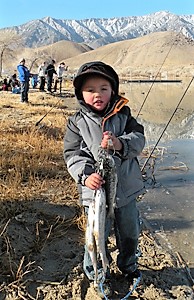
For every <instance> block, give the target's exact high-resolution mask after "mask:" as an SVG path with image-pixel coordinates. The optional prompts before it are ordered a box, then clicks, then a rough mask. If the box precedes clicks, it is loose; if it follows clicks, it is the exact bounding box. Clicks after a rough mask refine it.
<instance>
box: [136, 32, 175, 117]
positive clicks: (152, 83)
mask: <svg viewBox="0 0 194 300" xmlns="http://www.w3.org/2000/svg"><path fill="white" fill-rule="evenodd" d="M179 34H180V31H179V32H178V33H177V35H176V37H178V35H179ZM176 37H175V38H174V42H173V43H172V45H171V47H170V49H169V51H168V52H167V54H166V56H165V58H164V60H163V63H162V64H161V66H160V68H159V70H158V72H157V73H156V75H155V77H154V79H153V82H152V84H151V85H150V88H149V90H148V92H147V95H146V96H145V99H144V101H143V103H142V105H141V107H140V109H139V112H138V114H137V116H136V118H138V117H139V115H140V113H141V110H142V108H143V106H144V104H145V102H146V100H147V98H148V96H149V94H150V92H151V89H152V87H153V85H154V83H155V81H156V78H157V77H158V75H159V73H160V71H161V69H162V67H163V65H164V63H165V61H166V59H167V57H168V55H169V54H170V52H171V50H172V47H173V46H174V44H175V41H176Z"/></svg>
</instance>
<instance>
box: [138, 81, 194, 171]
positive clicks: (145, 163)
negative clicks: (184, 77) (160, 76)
mask: <svg viewBox="0 0 194 300" xmlns="http://www.w3.org/2000/svg"><path fill="white" fill-rule="evenodd" d="M193 79H194V77H192V79H191V80H190V82H189V84H188V86H187V88H186V90H185V91H184V93H183V95H182V97H181V99H180V101H179V102H178V104H177V106H176V108H175V110H174V112H173V114H172V116H171V117H170V119H169V121H168V123H167V124H166V126H165V127H164V129H163V131H162V133H161V135H160V137H159V138H158V140H157V142H156V144H155V146H154V147H153V149H152V151H151V153H150V155H149V156H148V158H147V159H146V161H145V162H144V164H143V167H142V168H141V171H143V170H144V168H145V166H146V165H147V163H148V161H149V159H150V157H151V156H152V154H153V153H154V150H155V149H156V147H157V145H158V143H159V142H160V140H161V138H162V136H163V134H164V132H165V131H166V129H167V127H168V125H169V124H170V122H171V120H172V118H173V117H174V115H175V113H176V111H177V109H178V107H179V105H180V104H181V102H182V100H183V98H184V97H185V95H186V93H187V91H188V89H189V87H190V85H191V83H192V82H193Z"/></svg>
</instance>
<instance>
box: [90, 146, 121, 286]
mask: <svg viewBox="0 0 194 300" xmlns="http://www.w3.org/2000/svg"><path fill="white" fill-rule="evenodd" d="M97 172H98V173H99V174H100V175H101V176H102V177H103V178H104V180H105V184H104V187H101V188H100V189H99V190H97V191H96V192H95V196H94V198H93V200H92V201H91V203H90V205H89V210H88V223H87V228H86V246H87V248H88V252H89V254H90V258H91V261H92V264H93V268H94V274H95V279H94V284H95V285H97V284H98V268H97V262H98V259H101V261H102V268H103V277H104V278H103V279H105V275H106V272H107V268H108V267H109V262H108V259H107V256H106V241H105V224H106V218H113V217H114V206H115V198H116V188H117V173H116V167H115V162H114V159H113V158H112V156H111V155H110V154H108V152H107V151H106V150H105V149H103V148H101V147H100V149H99V153H98V161H97Z"/></svg>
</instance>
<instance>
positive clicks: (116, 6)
mask: <svg viewBox="0 0 194 300" xmlns="http://www.w3.org/2000/svg"><path fill="white" fill-rule="evenodd" d="M161 10H167V11H170V12H171V13H174V14H178V15H182V14H194V0H135V1H134V0H118V1H117V0H103V1H102V0H93V1H92V0H32V1H29V0H9V1H1V5H0V28H4V27H10V26H14V25H21V24H24V23H26V22H28V21H31V20H35V19H42V18H44V17H47V16H49V17H53V18H56V19H76V20H80V19H87V18H113V17H127V16H140V15H146V14H150V13H154V12H157V11H161Z"/></svg>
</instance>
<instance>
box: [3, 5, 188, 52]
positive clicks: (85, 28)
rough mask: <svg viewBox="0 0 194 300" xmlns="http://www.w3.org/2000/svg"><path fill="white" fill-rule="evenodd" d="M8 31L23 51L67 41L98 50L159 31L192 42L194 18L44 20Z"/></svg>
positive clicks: (150, 16) (167, 14)
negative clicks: (180, 35) (18, 38)
mask: <svg viewBox="0 0 194 300" xmlns="http://www.w3.org/2000/svg"><path fill="white" fill-rule="evenodd" d="M9 29H14V30H16V32H17V33H19V34H21V35H22V36H23V40H24V45H25V46H26V47H39V46H43V45H49V44H52V43H54V42H57V41H60V40H67V41H72V42H76V43H86V44H88V45H89V46H91V47H93V48H97V47H100V46H103V45H106V44H109V43H113V42H116V41H122V40H127V39H131V38H136V37H140V36H144V35H147V34H149V33H152V32H159V31H175V32H182V33H183V34H184V35H185V36H186V37H188V38H191V39H194V15H175V14H172V13H170V12H167V11H160V12H156V13H153V14H148V15H144V16H131V17H120V18H109V19H108V18H107V19H105V18H102V19H100V18H91V19H84V20H65V19H64V20H63V19H55V18H51V17H45V18H43V19H39V20H34V21H30V22H27V23H25V24H22V25H20V26H14V27H10V28H9ZM1 30H2V29H1Z"/></svg>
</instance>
